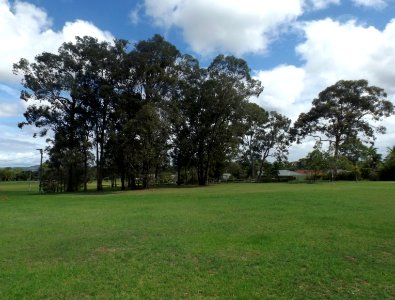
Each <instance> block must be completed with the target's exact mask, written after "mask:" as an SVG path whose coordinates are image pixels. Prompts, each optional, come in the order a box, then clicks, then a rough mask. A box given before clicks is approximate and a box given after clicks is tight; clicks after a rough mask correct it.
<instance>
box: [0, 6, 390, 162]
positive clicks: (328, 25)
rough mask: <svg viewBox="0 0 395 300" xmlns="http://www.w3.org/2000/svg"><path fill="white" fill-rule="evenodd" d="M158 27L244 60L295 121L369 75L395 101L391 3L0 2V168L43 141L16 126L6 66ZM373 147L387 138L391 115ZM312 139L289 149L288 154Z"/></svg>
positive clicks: (203, 55)
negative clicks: (323, 95) (340, 86)
mask: <svg viewBox="0 0 395 300" xmlns="http://www.w3.org/2000/svg"><path fill="white" fill-rule="evenodd" d="M155 33H159V34H162V35H163V36H165V37H166V39H167V40H169V41H170V42H171V43H173V44H175V45H176V46H177V47H178V48H179V50H181V51H182V52H184V53H190V54H193V55H194V56H196V57H197V58H198V59H199V60H200V61H201V63H202V65H203V66H205V65H208V64H209V62H210V61H211V59H212V58H213V57H214V56H216V55H217V54H218V53H225V54H233V55H236V56H239V57H242V58H244V59H245V60H246V61H247V62H248V64H249V66H250V67H251V69H252V70H253V73H254V76H256V77H257V78H259V79H260V80H261V81H262V83H263V85H264V87H265V90H264V92H263V93H262V95H261V96H260V98H259V99H256V100H254V101H256V102H257V103H258V104H260V105H261V106H262V107H264V108H265V109H267V110H276V111H278V112H280V113H283V114H285V115H287V116H288V117H290V118H291V119H293V120H295V119H296V118H297V116H298V115H299V113H300V112H306V111H308V110H309V108H310V105H311V101H312V100H313V99H314V98H315V97H316V96H317V95H318V93H319V92H320V91H321V90H323V89H324V88H325V87H327V86H329V85H332V84H334V83H336V81H338V80H340V79H348V80H354V79H361V78H364V79H368V80H369V82H370V83H371V84H374V85H377V86H380V87H382V88H384V89H385V90H386V91H387V93H388V98H389V100H391V101H392V102H393V103H395V0H276V1H271V0H160V1H159V0H140V1H132V0H130V1H127V0H112V1H96V0H84V1H77V0H57V1H54V0H30V1H11V0H9V1H7V0H0V167H1V166H7V165H12V166H16V165H18V166H26V165H35V164H38V163H39V154H38V151H37V150H36V148H42V147H44V146H45V140H44V139H37V138H36V139H35V138H33V137H32V134H33V132H34V128H24V129H19V128H17V123H18V122H21V121H23V112H24V110H25V108H26V107H25V105H24V103H23V102H22V101H20V100H19V92H20V89H21V87H20V85H19V83H20V78H18V77H17V76H15V75H13V74H12V64H13V63H15V62H17V61H18V60H19V59H20V58H22V57H24V58H27V59H29V60H33V58H34V56H35V55H37V54H39V53H41V52H43V51H50V52H56V51H57V49H58V47H59V46H60V45H61V44H62V43H63V42H65V41H72V40H73V39H74V37H75V36H77V35H91V36H94V37H96V38H98V39H100V40H108V41H110V40H112V39H113V38H114V37H116V38H123V39H127V40H129V41H131V42H132V43H133V42H134V41H139V40H142V39H147V38H150V37H151V36H152V35H153V34H155ZM384 125H385V126H386V127H387V134H386V135H383V136H380V137H378V139H377V141H376V147H378V148H379V151H380V152H381V153H383V154H385V152H386V148H387V147H390V146H393V145H395V117H391V118H388V119H386V120H385V121H384ZM312 144H313V141H310V142H309V141H307V142H306V143H304V144H302V145H295V146H293V147H292V148H291V152H290V157H289V159H290V160H295V159H298V158H300V157H302V156H304V155H305V154H306V153H307V152H308V151H310V150H311V147H312Z"/></svg>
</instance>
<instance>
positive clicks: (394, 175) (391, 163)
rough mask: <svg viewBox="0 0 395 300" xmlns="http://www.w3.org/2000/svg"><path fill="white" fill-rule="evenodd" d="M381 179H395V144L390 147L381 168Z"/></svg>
mask: <svg viewBox="0 0 395 300" xmlns="http://www.w3.org/2000/svg"><path fill="white" fill-rule="evenodd" d="M380 179H381V180H395V146H394V147H392V148H390V149H388V154H387V156H386V158H385V159H384V162H383V166H382V167H381V170H380Z"/></svg>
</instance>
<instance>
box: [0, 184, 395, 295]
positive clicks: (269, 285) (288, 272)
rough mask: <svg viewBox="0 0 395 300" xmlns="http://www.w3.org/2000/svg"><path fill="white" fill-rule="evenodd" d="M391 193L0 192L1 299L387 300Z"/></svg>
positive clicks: (230, 187)
mask: <svg viewBox="0 0 395 300" xmlns="http://www.w3.org/2000/svg"><path fill="white" fill-rule="evenodd" d="M394 217H395V183H393V182H392V183H391V182H386V183H376V182H363V183H355V182H350V183H335V184H332V183H325V184H298V185H291V184H223V185H215V186H209V187H205V188H174V189H173V188H167V189H152V190H146V191H129V192H110V191H107V192H104V193H102V194H97V193H88V194H84V193H77V194H53V195H40V194H38V193H37V188H36V189H34V188H33V186H31V187H30V192H29V186H28V183H23V184H20V183H7V184H6V183H2V182H0V225H1V231H0V245H1V246H0V299H8V298H26V299H38V298H52V299H55V298H56V299H58V298H67V299H70V298H74V299H81V298H84V297H85V298H142V299H158V298H169V299H170V298H171V299H174V298H223V299H229V298H242V299H253V298H272V299H290V298H298V299H306V298H310V299H327V298H331V299H345V298H354V299H390V298H392V297H394V295H395V288H394V278H395V258H394V255H395V243H394V240H395V237H394V229H395V221H394V220H395V218H394Z"/></svg>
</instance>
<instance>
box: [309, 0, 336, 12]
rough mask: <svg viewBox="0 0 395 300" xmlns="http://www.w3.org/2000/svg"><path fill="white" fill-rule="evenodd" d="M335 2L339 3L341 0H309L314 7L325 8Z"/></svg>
mask: <svg viewBox="0 0 395 300" xmlns="http://www.w3.org/2000/svg"><path fill="white" fill-rule="evenodd" d="M332 4H335V5H339V4H340V0H310V1H308V5H309V6H312V7H313V9H317V10H318V9H325V8H327V7H328V6H330V5H332Z"/></svg>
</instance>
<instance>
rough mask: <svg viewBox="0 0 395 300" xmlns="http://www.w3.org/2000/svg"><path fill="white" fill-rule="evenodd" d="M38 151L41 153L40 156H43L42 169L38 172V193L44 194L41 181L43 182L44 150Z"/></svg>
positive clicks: (41, 160) (41, 159)
mask: <svg viewBox="0 0 395 300" xmlns="http://www.w3.org/2000/svg"><path fill="white" fill-rule="evenodd" d="M36 150H38V151H40V156H41V158H40V169H39V171H38V180H39V181H38V182H39V183H38V191H39V193H41V192H42V183H41V181H42V172H43V149H36Z"/></svg>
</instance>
